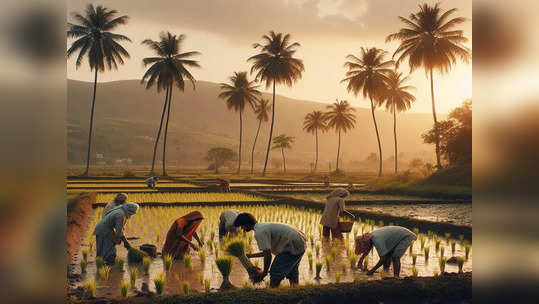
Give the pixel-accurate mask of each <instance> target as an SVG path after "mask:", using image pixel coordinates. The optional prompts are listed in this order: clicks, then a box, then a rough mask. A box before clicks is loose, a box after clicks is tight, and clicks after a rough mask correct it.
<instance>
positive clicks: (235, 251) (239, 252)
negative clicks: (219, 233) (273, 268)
mask: <svg viewBox="0 0 539 304" xmlns="http://www.w3.org/2000/svg"><path fill="white" fill-rule="evenodd" d="M226 251H227V252H228V253H229V254H230V255H233V256H235V257H237V258H238V259H239V260H240V262H241V264H242V265H243V267H244V268H245V270H247V272H248V273H249V276H250V277H251V279H252V276H251V275H250V274H251V273H252V272H253V269H255V266H254V265H253V263H251V261H250V260H249V259H248V258H247V256H246V255H245V242H244V241H242V240H239V239H238V240H233V241H232V242H230V243H229V244H228V246H227V247H226ZM257 283H258V282H257Z"/></svg>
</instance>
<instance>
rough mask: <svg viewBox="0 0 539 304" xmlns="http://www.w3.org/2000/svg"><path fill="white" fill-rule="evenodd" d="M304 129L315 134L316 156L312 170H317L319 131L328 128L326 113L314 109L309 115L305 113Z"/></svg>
mask: <svg viewBox="0 0 539 304" xmlns="http://www.w3.org/2000/svg"><path fill="white" fill-rule="evenodd" d="M303 130H305V131H306V132H309V133H311V134H314V138H315V146H316V158H315V161H314V168H313V170H312V171H313V172H316V169H317V167H318V131H322V132H324V131H326V130H327V123H326V116H325V114H324V113H323V112H322V111H312V112H311V113H308V114H307V115H305V118H304V121H303Z"/></svg>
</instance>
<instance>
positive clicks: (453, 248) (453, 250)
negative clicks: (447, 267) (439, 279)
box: [451, 240, 457, 255]
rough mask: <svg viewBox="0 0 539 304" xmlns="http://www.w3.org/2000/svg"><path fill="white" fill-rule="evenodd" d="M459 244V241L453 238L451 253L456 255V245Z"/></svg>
mask: <svg viewBox="0 0 539 304" xmlns="http://www.w3.org/2000/svg"><path fill="white" fill-rule="evenodd" d="M456 245H457V243H456V242H455V241H453V240H451V254H452V255H455V246H456Z"/></svg>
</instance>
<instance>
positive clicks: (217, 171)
mask: <svg viewBox="0 0 539 304" xmlns="http://www.w3.org/2000/svg"><path fill="white" fill-rule="evenodd" d="M214 166H215V174H218V173H219V166H218V165H217V159H215V165H214Z"/></svg>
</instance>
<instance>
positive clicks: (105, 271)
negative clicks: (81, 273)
mask: <svg viewBox="0 0 539 304" xmlns="http://www.w3.org/2000/svg"><path fill="white" fill-rule="evenodd" d="M97 273H98V274H99V279H100V280H103V281H108V279H109V274H110V266H107V265H105V266H102V267H101V268H99V269H98V271H97Z"/></svg>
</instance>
